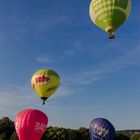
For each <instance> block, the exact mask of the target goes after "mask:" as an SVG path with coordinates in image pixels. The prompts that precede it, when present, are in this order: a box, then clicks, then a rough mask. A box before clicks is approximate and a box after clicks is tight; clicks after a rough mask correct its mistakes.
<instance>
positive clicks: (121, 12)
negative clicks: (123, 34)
mask: <svg viewBox="0 0 140 140" xmlns="http://www.w3.org/2000/svg"><path fill="white" fill-rule="evenodd" d="M130 12H131V0H91V2H90V7H89V14H90V18H91V20H92V21H93V23H94V24H95V25H97V26H98V27H100V28H101V29H103V30H104V31H106V32H107V33H108V34H109V38H110V39H111V38H114V37H115V31H116V30H117V29H118V28H119V27H120V26H121V25H122V24H123V23H124V22H125V21H126V20H127V18H128V16H129V14H130Z"/></svg>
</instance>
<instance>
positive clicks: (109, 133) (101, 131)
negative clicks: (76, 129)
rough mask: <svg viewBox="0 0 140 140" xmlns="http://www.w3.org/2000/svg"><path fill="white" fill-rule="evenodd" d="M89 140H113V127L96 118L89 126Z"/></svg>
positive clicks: (107, 122)
mask: <svg viewBox="0 0 140 140" xmlns="http://www.w3.org/2000/svg"><path fill="white" fill-rule="evenodd" d="M89 133H90V138H91V140H113V139H114V137H115V128H114V126H113V125H112V124H111V123H110V122H109V121H108V120H106V119H104V118H96V119H94V120H92V121H91V123H90V126H89Z"/></svg>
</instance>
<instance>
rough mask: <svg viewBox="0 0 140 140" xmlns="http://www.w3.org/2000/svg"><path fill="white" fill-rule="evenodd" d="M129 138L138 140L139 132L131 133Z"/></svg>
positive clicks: (139, 139)
mask: <svg viewBox="0 0 140 140" xmlns="http://www.w3.org/2000/svg"><path fill="white" fill-rule="evenodd" d="M130 140H140V134H133V135H132V136H131V137H130Z"/></svg>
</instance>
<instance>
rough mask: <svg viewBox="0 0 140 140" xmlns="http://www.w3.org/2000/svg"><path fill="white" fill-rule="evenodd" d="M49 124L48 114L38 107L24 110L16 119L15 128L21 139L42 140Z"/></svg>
mask: <svg viewBox="0 0 140 140" xmlns="http://www.w3.org/2000/svg"><path fill="white" fill-rule="evenodd" d="M47 124H48V117H47V115H46V114H45V113H43V112H41V111H39V110H36V109H26V110H22V111H20V112H19V113H18V114H17V115H16V119H15V129H16V132H17V135H18V138H19V140H40V139H41V137H42V135H43V133H44V132H45V130H46V128H47Z"/></svg>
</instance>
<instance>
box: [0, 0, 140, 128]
mask: <svg viewBox="0 0 140 140" xmlns="http://www.w3.org/2000/svg"><path fill="white" fill-rule="evenodd" d="M89 3H90V2H89V1H86V0H71V1H66V0H59V1H58V0H53V1H52V0H41V1H40V0H30V1H29V0H24V1H19V0H13V1H10V0H8V1H0V96H1V98H0V117H4V116H8V117H10V118H11V119H12V120H14V118H15V115H16V114H17V112H18V111H20V110H22V109H26V108H36V109H39V110H42V111H43V112H45V113H46V114H47V115H48V118H49V125H52V126H58V127H65V128H74V129H77V128H80V127H88V126H89V124H90V122H91V120H92V119H94V118H97V117H104V118H106V119H108V120H110V121H111V122H112V124H113V125H114V127H115V128H116V129H117V130H120V129H138V128H140V123H139V122H140V112H139V106H140V73H139V72H140V59H139V58H140V35H139V33H140V14H139V13H140V7H139V6H140V1H139V0H133V1H132V6H133V7H132V11H131V15H130V17H129V18H128V20H127V21H126V22H125V23H124V24H123V25H122V26H121V27H120V28H119V29H118V30H117V32H116V38H115V39H114V40H109V39H108V38H107V34H106V33H105V32H104V31H102V30H101V29H99V28H98V27H96V26H95V25H94V24H93V23H92V21H91V20H90V17H89V11H88V10H89ZM41 68H49V69H53V70H55V71H57V72H58V73H59V75H60V77H61V79H62V83H61V85H60V87H59V88H58V90H57V91H56V92H55V94H53V95H52V96H51V97H50V98H49V99H48V101H47V103H46V105H45V106H42V104H41V100H40V99H39V98H38V97H37V95H36V93H35V92H34V91H33V89H32V87H31V84H30V80H31V76H32V74H33V73H34V72H35V71H37V70H38V69H41Z"/></svg>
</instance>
